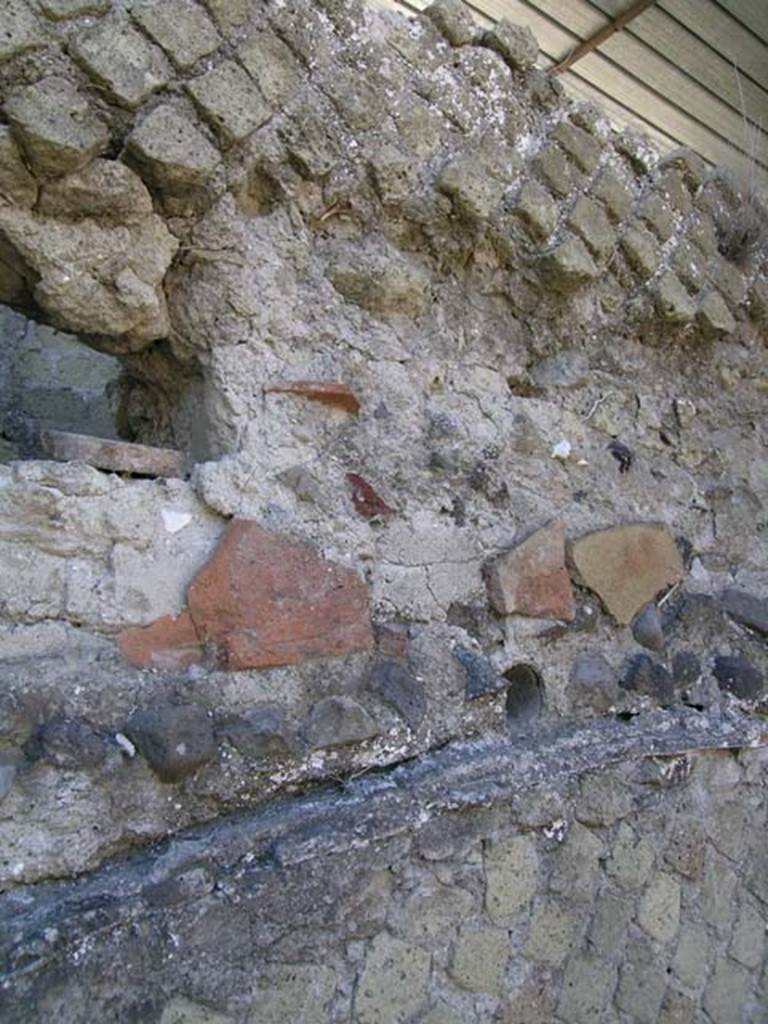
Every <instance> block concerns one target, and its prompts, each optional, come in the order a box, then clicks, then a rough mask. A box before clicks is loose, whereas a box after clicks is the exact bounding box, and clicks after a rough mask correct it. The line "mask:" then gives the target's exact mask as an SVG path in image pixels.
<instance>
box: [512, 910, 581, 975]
mask: <svg viewBox="0 0 768 1024" xmlns="http://www.w3.org/2000/svg"><path fill="white" fill-rule="evenodd" d="M578 926H579V915H578V913H577V911H576V910H574V908H573V907H570V906H568V904H567V903H564V902H562V901H561V900H545V901H544V902H543V903H540V904H539V905H538V906H537V907H536V910H535V911H534V913H533V916H532V917H531V924H530V928H529V929H528V939H527V941H526V943H525V946H524V947H523V955H524V956H526V957H527V958H528V959H529V960H535V961H536V962H538V963H543V964H547V966H549V967H559V965H560V964H562V963H563V961H564V960H565V959H566V957H567V956H568V954H569V953H570V952H571V950H572V949H573V948H574V946H575V945H576V943H577V939H576V933H577V929H578Z"/></svg>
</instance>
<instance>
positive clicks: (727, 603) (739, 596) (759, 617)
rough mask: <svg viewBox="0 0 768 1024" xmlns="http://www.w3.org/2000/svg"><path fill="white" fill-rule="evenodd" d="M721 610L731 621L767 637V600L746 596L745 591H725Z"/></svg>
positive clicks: (751, 595)
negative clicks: (723, 609)
mask: <svg viewBox="0 0 768 1024" xmlns="http://www.w3.org/2000/svg"><path fill="white" fill-rule="evenodd" d="M723 608H725V610H726V612H727V613H728V615H730V617H731V618H732V619H735V620H736V622H739V623H741V625H742V626H747V627H748V628H749V629H754V630H755V631H756V632H758V633H762V634H763V635H764V636H768V600H766V599H765V598H759V597H755V596H754V595H753V594H748V593H747V592H746V591H745V590H735V589H729V590H726V591H725V592H724V594H723Z"/></svg>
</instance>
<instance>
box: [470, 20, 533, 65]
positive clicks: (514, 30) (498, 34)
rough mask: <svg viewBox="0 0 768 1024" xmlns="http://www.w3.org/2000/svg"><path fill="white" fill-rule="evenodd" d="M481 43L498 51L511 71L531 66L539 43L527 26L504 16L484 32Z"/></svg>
mask: <svg viewBox="0 0 768 1024" xmlns="http://www.w3.org/2000/svg"><path fill="white" fill-rule="evenodd" d="M483 43H484V45H485V46H489V47H490V48H491V49H492V50H496V51H497V53H500V54H501V56H502V57H503V58H504V60H505V62H506V63H507V64H508V65H509V66H510V67H511V68H512V70H513V71H525V70H527V69H528V68H532V67H533V65H534V64H535V63H536V58H537V57H538V56H539V44H538V42H537V41H536V38H535V36H534V35H533V33H532V32H531V30H530V29H529V28H528V26H527V25H514V24H513V23H512V22H511V21H508V20H507V19H506V18H502V19H501V20H500V21H497V22H496V24H495V25H494V27H493V28H492V29H491V30H490V31H488V32H486V34H485V35H484V36H483Z"/></svg>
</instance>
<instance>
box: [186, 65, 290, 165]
mask: <svg viewBox="0 0 768 1024" xmlns="http://www.w3.org/2000/svg"><path fill="white" fill-rule="evenodd" d="M187 89H188V90H189V93H190V95H191V96H192V99H193V100H194V101H195V104H196V106H197V107H198V109H199V110H200V113H201V114H202V116H203V117H204V118H205V120H206V121H207V122H208V123H209V124H210V125H211V127H212V128H213V129H214V131H215V132H216V133H217V134H218V135H219V137H220V138H221V140H222V142H224V143H225V144H227V145H230V144H232V143H233V142H241V141H242V140H243V139H244V138H246V137H247V136H248V135H250V134H251V132H254V131H256V129H257V128H260V127H261V126H262V125H263V124H265V123H266V122H267V121H268V120H269V119H270V117H271V116H272V109H271V107H270V106H269V105H268V104H267V102H266V100H265V99H264V97H263V96H262V94H261V92H260V90H259V88H258V86H257V85H256V83H255V82H254V81H253V79H252V78H251V77H250V76H249V75H248V73H247V72H246V71H244V70H243V68H241V67H240V65H239V64H236V63H235V61H233V60H229V61H225V62H224V63H223V64H219V65H218V66H217V67H215V68H213V69H212V70H211V71H208V72H207V73H206V74H204V75H201V76H200V77H199V78H193V79H192V81H190V82H188V83H187Z"/></svg>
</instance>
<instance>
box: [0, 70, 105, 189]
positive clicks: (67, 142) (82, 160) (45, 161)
mask: <svg viewBox="0 0 768 1024" xmlns="http://www.w3.org/2000/svg"><path fill="white" fill-rule="evenodd" d="M5 113H6V116H7V117H8V120H9V122H10V124H11V128H12V130H13V133H14V135H15V136H16V138H17V139H18V141H19V145H20V146H21V148H22V150H23V151H24V154H25V156H26V157H27V159H28V161H29V163H30V165H31V166H32V169H33V170H34V171H35V173H36V174H39V175H40V176H41V177H60V176H61V175H64V174H69V173H71V172H72V171H76V170H77V169H78V168H80V167H83V166H85V164H87V163H88V161H89V160H91V159H92V158H93V157H94V156H96V154H97V153H101V152H102V151H103V150H104V149H105V148H106V147H107V145H108V143H109V132H108V130H107V126H106V125H105V124H104V122H103V121H102V120H101V118H100V117H99V115H98V114H96V112H95V111H94V110H92V109H91V107H90V105H89V103H88V100H87V99H86V98H85V96H83V95H82V94H81V93H80V92H78V90H77V88H76V87H75V86H74V85H73V84H72V83H71V82H69V81H67V79H65V78H58V77H56V76H51V77H50V78H43V79H41V81H39V82H36V83H35V84H34V85H28V86H25V87H24V88H22V89H19V90H17V91H16V92H14V93H12V94H11V95H10V96H9V97H8V99H7V100H6V102H5Z"/></svg>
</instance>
